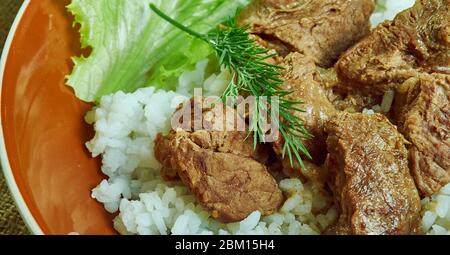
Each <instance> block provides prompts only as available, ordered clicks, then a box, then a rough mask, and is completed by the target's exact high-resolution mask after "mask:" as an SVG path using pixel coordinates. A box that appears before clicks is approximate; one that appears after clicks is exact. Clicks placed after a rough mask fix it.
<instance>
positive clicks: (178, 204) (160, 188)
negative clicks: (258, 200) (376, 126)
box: [86, 0, 450, 235]
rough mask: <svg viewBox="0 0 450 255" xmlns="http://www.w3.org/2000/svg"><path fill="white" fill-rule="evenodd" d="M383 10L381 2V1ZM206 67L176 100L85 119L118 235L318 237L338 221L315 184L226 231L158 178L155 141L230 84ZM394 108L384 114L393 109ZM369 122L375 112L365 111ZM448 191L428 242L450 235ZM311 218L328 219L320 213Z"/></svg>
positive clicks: (156, 95)
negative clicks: (196, 95)
mask: <svg viewBox="0 0 450 255" xmlns="http://www.w3.org/2000/svg"><path fill="white" fill-rule="evenodd" d="M381 2H383V1H381ZM412 2H414V1H412V0H411V1H410V0H408V1H406V0H404V1H394V0H392V1H388V2H387V4H386V7H387V10H385V11H383V12H381V13H377V14H374V17H372V22H373V23H374V25H375V24H376V23H379V22H380V21H382V20H384V19H387V18H392V17H393V16H394V15H393V14H395V13H397V12H398V11H399V10H402V9H405V8H407V7H409V6H410V5H411V3H412ZM207 64H208V62H207V61H201V62H199V63H198V64H197V67H196V69H195V70H194V71H192V72H186V73H184V74H183V75H181V77H180V78H179V81H178V84H176V85H177V86H176V87H177V88H178V89H177V92H167V91H163V90H159V91H155V89H153V88H143V89H139V90H137V91H136V92H134V93H129V94H125V93H122V92H117V93H115V94H113V95H108V96H104V97H103V98H102V99H101V101H100V104H99V105H98V106H97V107H95V108H94V109H93V110H92V111H91V112H89V113H87V114H86V121H87V122H88V123H90V124H93V125H94V128H95V131H96V135H95V137H94V138H93V139H92V140H91V141H89V142H88V143H87V144H86V145H87V148H88V149H89V150H90V152H91V153H92V155H93V156H94V157H97V156H102V168H101V170H102V172H103V173H104V174H105V175H106V176H108V179H105V180H103V181H102V182H101V183H100V184H99V185H98V186H97V187H96V188H94V189H93V190H92V197H93V198H94V199H96V200H97V201H99V202H100V203H103V204H104V207H105V209H106V210H107V211H108V212H110V213H116V212H118V216H117V217H116V218H115V219H114V227H115V229H116V230H117V231H118V232H119V233H121V234H140V235H157V234H162V235H166V234H174V235H184V234H199V235H211V234H221V235H227V234H295V235H299V234H304V235H309V234H320V233H321V231H323V230H324V229H325V228H326V227H327V226H329V225H330V224H331V223H333V222H334V221H335V220H336V218H337V212H336V209H335V207H334V206H333V205H332V199H331V198H330V197H329V196H328V195H326V194H324V193H323V192H321V191H320V189H319V188H318V187H315V186H314V185H312V184H310V183H306V184H305V183H302V182H301V181H300V180H299V179H295V178H293V179H285V180H282V181H281V182H280V183H279V185H280V188H281V190H282V191H283V192H284V193H285V195H286V197H287V200H286V202H285V203H284V205H283V206H282V208H281V209H280V211H279V212H278V213H275V214H273V215H270V216H265V217H262V216H261V213H260V212H254V213H252V214H251V215H249V216H248V218H247V219H245V220H243V221H241V222H237V223H232V224H222V223H220V222H218V221H216V220H214V219H213V218H212V217H211V216H210V214H209V213H208V212H206V211H205V210H204V209H203V208H202V207H201V206H200V205H199V204H198V203H197V202H196V200H195V198H194V197H193V195H192V194H191V193H190V192H189V191H188V189H187V188H186V187H185V186H184V185H183V184H182V183H167V182H165V181H164V180H162V178H161V177H160V175H159V170H160V164H159V163H158V161H157V160H156V159H155V157H154V139H155V137H156V135H157V133H159V132H162V133H166V132H168V131H169V130H170V117H171V115H172V113H173V112H174V111H175V109H176V107H177V106H178V105H179V104H180V103H181V102H184V101H185V100H187V99H188V98H189V97H190V96H191V95H192V91H193V88H195V87H203V88H204V92H205V95H219V94H220V93H221V92H222V91H223V90H224V88H225V86H226V85H227V84H228V81H229V79H230V75H229V74H228V73H227V72H226V71H224V70H223V71H222V72H220V73H217V74H213V75H210V76H209V77H206V74H205V70H206V66H207ZM388 99H389V100H388V101H387V102H386V103H385V104H383V107H384V108H386V107H389V108H390V104H391V103H392V102H390V98H388ZM366 112H367V113H368V114H370V113H373V112H374V111H372V110H368V111H366ZM449 190H450V186H449V185H447V186H446V188H444V189H443V190H442V191H441V193H439V194H438V195H435V196H433V198H429V199H428V200H424V201H423V203H424V213H423V215H424V216H423V225H424V230H425V231H428V233H430V234H436V233H437V234H439V233H444V232H445V233H448V230H449V219H450V218H449V216H450V213H449V199H450V197H449ZM313 212H322V213H316V214H314V213H313Z"/></svg>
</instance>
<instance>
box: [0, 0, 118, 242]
mask: <svg viewBox="0 0 450 255" xmlns="http://www.w3.org/2000/svg"><path fill="white" fill-rule="evenodd" d="M68 2H69V1H66V0H38V1H37V0H36V1H35V0H26V1H25V3H24V4H23V6H22V8H21V10H20V12H19V14H18V16H17V18H16V21H15V23H14V25H13V27H12V29H11V32H10V34H9V37H8V39H7V43H6V45H5V48H4V50H3V54H2V61H1V66H0V84H1V123H0V124H1V131H0V132H1V141H0V144H1V145H0V146H1V147H0V154H1V162H2V166H3V171H4V174H5V177H6V179H7V182H8V184H9V187H10V190H11V192H12V195H13V196H14V199H15V200H16V203H17V206H18V208H19V210H20V212H21V214H22V216H23V218H24V220H25V222H26V224H27V225H28V227H29V228H30V230H31V231H32V232H33V233H35V234H68V233H71V232H78V233H80V234H113V233H115V231H114V229H113V227H112V221H111V220H112V216H111V215H109V214H108V213H106V212H105V210H104V209H103V207H102V206H101V205H100V204H98V203H97V202H95V201H94V200H93V199H91V197H90V192H91V189H92V188H93V187H95V186H96V185H97V184H98V183H99V182H100V180H101V179H102V175H101V173H100V171H99V169H100V168H99V167H100V162H99V161H98V160H95V159H92V158H91V157H90V155H89V153H88V151H87V150H86V148H85V146H84V142H85V141H87V140H89V139H90V138H91V137H92V135H93V131H92V130H91V128H90V127H89V126H88V125H86V124H84V122H83V116H84V114H85V112H86V110H88V109H89V108H90V107H91V106H90V105H88V104H85V103H83V102H81V101H79V100H78V99H77V98H75V96H74V94H73V92H72V90H71V89H70V88H69V87H67V86H66V85H65V76H66V75H67V74H69V73H70V72H71V69H72V61H71V56H73V55H79V54H81V51H80V46H79V39H78V34H77V31H76V29H74V28H73V27H72V23H73V20H72V17H71V16H70V15H69V14H68V13H67V12H66V8H65V6H66V5H67V4H68Z"/></svg>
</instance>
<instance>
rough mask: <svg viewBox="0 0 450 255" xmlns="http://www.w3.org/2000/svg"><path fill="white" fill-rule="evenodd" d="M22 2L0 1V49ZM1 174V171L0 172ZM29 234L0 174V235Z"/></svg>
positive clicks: (15, 0) (20, 0)
mask: <svg viewBox="0 0 450 255" xmlns="http://www.w3.org/2000/svg"><path fill="white" fill-rule="evenodd" d="M22 2H23V1H22V0H0V49H3V45H4V43H5V40H6V36H7V35H8V32H9V28H10V26H11V24H12V22H13V20H14V17H15V16H16V13H17V11H18V10H19V8H20V5H21V4H22ZM0 172H1V171H0ZM20 234H29V231H28V229H27V228H26V226H25V224H24V223H23V221H22V218H21V217H20V215H19V213H18V212H17V209H16V206H15V205H14V202H13V200H12V198H11V196H10V194H9V190H8V187H7V186H6V183H5V178H4V177H3V174H2V173H0V235H20Z"/></svg>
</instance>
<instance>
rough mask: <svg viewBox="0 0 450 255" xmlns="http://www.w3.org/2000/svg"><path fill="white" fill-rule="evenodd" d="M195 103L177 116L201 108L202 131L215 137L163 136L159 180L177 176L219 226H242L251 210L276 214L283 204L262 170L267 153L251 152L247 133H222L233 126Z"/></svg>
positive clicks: (160, 138) (199, 134)
mask: <svg viewBox="0 0 450 255" xmlns="http://www.w3.org/2000/svg"><path fill="white" fill-rule="evenodd" d="M197 102H200V103H199V104H196V103H195V102H194V100H191V103H192V104H185V106H184V107H183V108H180V110H181V111H183V110H186V109H187V108H191V107H192V111H191V112H194V108H200V109H201V111H200V112H203V115H202V116H203V119H204V122H205V123H206V124H205V125H204V126H209V127H214V129H209V130H218V131H205V130H200V131H183V130H182V129H177V128H175V130H177V131H171V132H170V134H169V135H167V136H162V135H158V137H157V139H156V143H155V155H156V158H157V159H158V161H160V162H161V164H162V165H163V170H162V175H163V176H165V177H166V178H167V177H169V178H174V177H175V178H176V177H177V176H179V177H180V178H181V181H182V182H183V183H184V184H185V185H186V186H187V187H189V189H190V191H191V192H192V193H193V194H194V195H195V197H196V198H197V199H198V201H199V202H200V203H201V204H202V205H203V206H204V207H205V208H206V209H207V210H209V211H210V212H211V215H212V216H213V217H214V218H217V219H219V220H221V221H223V222H234V221H240V220H243V219H245V218H246V217H247V216H248V215H249V214H250V213H252V212H254V211H256V210H258V211H260V212H261V213H262V214H263V215H268V214H272V213H274V212H276V211H277V210H278V208H279V207H280V206H281V205H282V203H283V202H284V198H283V195H282V192H281V190H280V189H279V188H278V184H277V182H276V181H275V179H274V178H273V177H272V176H271V175H270V174H269V172H268V171H267V167H266V166H265V164H264V162H265V161H267V159H268V154H267V151H266V150H265V149H264V148H259V149H258V150H256V151H254V150H253V139H252V138H251V137H250V138H247V133H246V132H238V131H222V130H233V128H235V126H234V125H235V124H234V123H232V121H231V122H230V121H229V119H227V120H226V122H225V121H224V116H226V115H225V113H224V111H219V112H217V111H214V110H212V109H208V108H203V105H202V103H201V101H197ZM216 105H217V103H216ZM220 108H222V109H225V110H226V111H228V112H229V113H231V115H228V116H233V115H235V116H236V115H237V114H235V111H234V110H233V109H231V108H228V107H220ZM216 109H217V108H216ZM236 117H237V118H240V117H239V116H236ZM241 120H242V119H241ZM195 121H201V120H194V121H193V123H194V122H195ZM217 127H223V129H217ZM246 138H247V139H246ZM261 146H263V145H261Z"/></svg>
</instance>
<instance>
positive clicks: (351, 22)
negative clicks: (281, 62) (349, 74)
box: [239, 0, 375, 67]
mask: <svg viewBox="0 0 450 255" xmlns="http://www.w3.org/2000/svg"><path fill="white" fill-rule="evenodd" d="M374 7H375V4H374V1H373V0H358V1H355V0H352V1H348V0H281V1H280V0H256V1H254V2H253V3H252V4H251V5H250V6H249V7H248V8H247V9H246V10H245V11H243V13H242V15H241V18H240V20H239V22H240V23H241V24H249V25H250V30H251V33H252V34H256V35H258V36H260V37H261V38H262V39H264V40H266V41H268V42H270V44H272V47H273V48H275V49H277V50H278V51H279V52H278V53H279V54H280V55H282V56H286V55H287V54H288V53H289V52H299V53H302V54H304V55H306V56H309V57H312V58H313V59H314V60H315V62H316V63H317V64H318V65H319V66H322V67H331V66H333V64H334V63H335V61H336V60H337V59H338V57H339V56H340V54H341V53H342V52H343V51H345V50H347V49H348V48H349V47H350V46H352V45H353V44H354V43H356V42H357V41H359V40H360V39H361V38H362V37H364V36H365V35H367V34H368V33H369V31H370V24H369V18H370V15H371V14H372V12H373V11H374Z"/></svg>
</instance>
